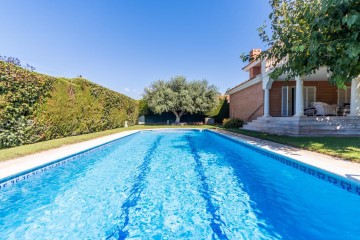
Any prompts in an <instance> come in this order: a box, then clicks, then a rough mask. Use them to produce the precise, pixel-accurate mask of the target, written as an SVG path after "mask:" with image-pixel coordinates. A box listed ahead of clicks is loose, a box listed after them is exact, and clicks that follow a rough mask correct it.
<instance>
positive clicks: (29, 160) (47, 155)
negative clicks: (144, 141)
mask: <svg viewBox="0 0 360 240" xmlns="http://www.w3.org/2000/svg"><path fill="white" fill-rule="evenodd" d="M139 131H140V130H130V131H126V132H121V133H116V134H112V135H108V136H105V137H100V138H96V139H92V140H89V141H84V142H80V143H75V144H70V145H66V146H63V147H59V148H55V149H50V150H47V151H43V152H39V153H35V154H31V155H27V156H24V157H20V158H15V159H11V160H8V161H4V162H0V179H3V178H7V177H10V176H12V175H15V174H18V173H21V172H24V171H26V170H29V169H32V168H36V167H39V166H42V165H46V164H48V163H51V162H54V161H56V160H58V159H60V158H64V157H67V156H71V155H73V154H76V153H79V152H82V151H86V150H88V149H91V148H94V147H96V146H99V145H102V144H105V143H107V142H111V141H113V140H116V139H118V138H121V137H125V136H128V135H131V134H134V133H136V132H139Z"/></svg>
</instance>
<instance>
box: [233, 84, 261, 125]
mask: <svg viewBox="0 0 360 240" xmlns="http://www.w3.org/2000/svg"><path fill="white" fill-rule="evenodd" d="M263 102H264V90H263V89H262V83H261V82H260V83H257V84H254V85H252V86H250V87H248V88H246V89H243V90H241V91H239V92H236V93H234V94H231V95H230V117H231V118H240V119H242V120H244V121H250V120H253V119H256V118H257V117H261V116H262V115H263V114H264V107H263V105H262V104H263ZM259 106H261V107H260V108H259ZM255 110H257V111H256V112H255ZM251 115H252V116H251ZM249 118H250V119H249Z"/></svg>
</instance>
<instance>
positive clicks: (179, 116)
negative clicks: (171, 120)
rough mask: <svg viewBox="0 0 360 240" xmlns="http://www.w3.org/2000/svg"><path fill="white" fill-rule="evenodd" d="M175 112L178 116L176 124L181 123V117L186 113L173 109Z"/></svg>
mask: <svg viewBox="0 0 360 240" xmlns="http://www.w3.org/2000/svg"><path fill="white" fill-rule="evenodd" d="M173 113H174V114H175V116H176V120H175V123H176V124H179V123H180V118H181V116H182V115H183V114H184V113H183V112H180V113H177V112H176V111H173Z"/></svg>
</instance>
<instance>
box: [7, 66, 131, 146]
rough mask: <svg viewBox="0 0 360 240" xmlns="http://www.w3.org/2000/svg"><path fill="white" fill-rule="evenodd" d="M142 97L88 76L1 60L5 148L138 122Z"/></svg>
mask: <svg viewBox="0 0 360 240" xmlns="http://www.w3.org/2000/svg"><path fill="white" fill-rule="evenodd" d="M137 117H138V103H137V101H135V100H133V99H131V98H129V97H127V96H125V95H123V94H120V93H117V92H114V91H111V90H109V89H106V88H104V87H101V86H99V85H97V84H94V83H92V82H90V81H87V80H85V79H83V78H75V79H65V78H54V77H50V76H47V75H43V74H39V73H35V72H32V71H29V70H27V69H24V68H21V67H19V66H16V65H14V64H11V63H7V62H2V61H0V148H6V147H12V146H18V145H22V144H29V143H34V142H38V141H43V140H49V139H54V138H60V137H66V136H73V135H79V134H84V133H91V132H97V131H103V130H107V129H113V128H118V127H122V126H124V122H125V121H128V122H129V125H134V124H135V123H136V121H137Z"/></svg>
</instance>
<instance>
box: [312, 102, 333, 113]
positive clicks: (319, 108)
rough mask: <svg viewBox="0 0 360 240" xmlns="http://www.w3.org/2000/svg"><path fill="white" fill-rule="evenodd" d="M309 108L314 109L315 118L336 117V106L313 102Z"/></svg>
mask: <svg viewBox="0 0 360 240" xmlns="http://www.w3.org/2000/svg"><path fill="white" fill-rule="evenodd" d="M311 107H313V108H315V109H316V116H337V112H338V109H339V107H338V106H337V105H336V104H332V105H330V104H327V103H324V102H313V103H311Z"/></svg>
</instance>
